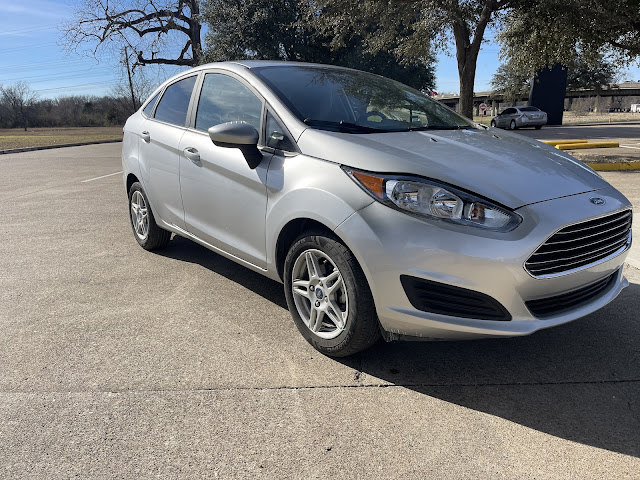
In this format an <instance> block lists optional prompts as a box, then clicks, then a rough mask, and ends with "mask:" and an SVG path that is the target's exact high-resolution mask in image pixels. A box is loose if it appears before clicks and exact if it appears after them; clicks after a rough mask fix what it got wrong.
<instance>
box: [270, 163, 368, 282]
mask: <svg viewBox="0 0 640 480" xmlns="http://www.w3.org/2000/svg"><path fill="white" fill-rule="evenodd" d="M309 172H313V173H312V174H310V173H309ZM267 189H268V196H269V198H268V201H267V212H266V251H267V259H266V260H267V268H268V270H269V272H270V273H271V274H273V275H275V277H274V278H276V277H277V275H278V274H277V268H276V258H277V257H276V248H277V243H278V237H279V235H280V232H281V231H282V229H283V228H284V227H285V225H287V224H288V223H289V222H291V221H292V220H296V219H310V220H314V221H316V222H319V223H321V224H323V225H324V226H326V227H327V228H329V229H330V230H332V231H333V230H335V229H336V228H337V227H338V225H340V224H341V223H342V222H344V221H345V220H346V219H347V218H349V216H350V215H352V214H353V213H354V212H356V211H358V210H360V209H362V208H364V207H366V206H367V205H370V204H371V203H372V202H373V201H374V200H373V199H372V198H371V197H370V196H369V195H367V194H366V193H365V192H364V191H363V190H362V189H361V188H360V187H358V186H357V185H356V184H355V183H354V182H353V180H351V179H350V178H349V177H348V176H347V175H346V174H345V173H344V171H343V170H342V169H341V168H340V165H338V164H336V163H332V162H327V161H324V160H320V159H317V158H313V157H307V156H305V155H297V156H295V157H274V158H273V160H272V161H271V165H270V166H269V172H268V174H267Z"/></svg>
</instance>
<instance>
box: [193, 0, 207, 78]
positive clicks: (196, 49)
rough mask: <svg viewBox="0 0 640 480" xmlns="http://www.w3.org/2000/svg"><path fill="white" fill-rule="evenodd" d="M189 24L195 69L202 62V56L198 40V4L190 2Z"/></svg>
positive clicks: (195, 1) (200, 44) (194, 0)
mask: <svg viewBox="0 0 640 480" xmlns="http://www.w3.org/2000/svg"><path fill="white" fill-rule="evenodd" d="M190 8H191V22H190V23H189V38H190V39H191V52H192V54H193V66H194V67H196V66H198V65H200V63H202V61H203V60H204V58H203V55H202V40H201V39H200V34H201V32H200V30H201V29H202V25H201V24H200V2H199V0H191V2H190Z"/></svg>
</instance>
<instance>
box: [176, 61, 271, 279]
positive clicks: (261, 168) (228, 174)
mask: <svg viewBox="0 0 640 480" xmlns="http://www.w3.org/2000/svg"><path fill="white" fill-rule="evenodd" d="M196 105H197V106H196V107H195V109H194V113H193V114H192V125H191V128H190V129H188V131H187V132H186V133H185V134H184V136H183V137H182V141H181V142H180V186H181V189H180V190H181V192H182V202H183V205H184V221H185V225H186V229H187V231H188V232H189V233H191V234H193V235H195V236H196V237H198V238H199V239H201V240H204V241H205V242H207V243H209V244H210V245H212V246H214V247H216V248H219V249H221V250H223V251H225V252H227V253H230V254H231V255H233V256H235V257H237V258H240V259H242V260H244V261H246V262H248V263H251V264H253V265H256V266H258V267H260V268H265V267H266V246H265V212H266V206H267V189H266V177H267V168H268V165H269V160H270V159H271V156H272V153H270V152H269V153H267V152H264V153H263V160H262V162H261V163H260V164H259V165H258V167H257V168H255V169H251V168H249V166H248V164H247V162H246V160H245V158H244V156H243V154H242V152H241V151H240V150H239V149H238V148H226V147H219V146H216V145H214V144H213V142H212V141H211V139H210V138H209V135H208V133H207V130H208V129H209V128H210V127H212V126H214V125H218V124H221V123H226V122H232V121H241V122H245V123H248V124H250V125H252V126H253V127H254V128H255V129H256V130H257V131H258V132H261V131H262V128H261V127H262V117H263V99H262V98H261V97H260V96H259V95H258V94H257V92H256V91H255V90H253V89H252V88H251V87H249V86H248V85H247V84H245V83H244V82H243V81H242V80H241V79H239V78H237V77H235V76H232V75H231V74H227V73H222V72H209V73H206V74H205V75H204V78H203V79H202V86H201V89H200V94H199V98H198V100H197V104H196Z"/></svg>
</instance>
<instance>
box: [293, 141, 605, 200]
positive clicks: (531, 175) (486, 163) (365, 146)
mask: <svg viewBox="0 0 640 480" xmlns="http://www.w3.org/2000/svg"><path fill="white" fill-rule="evenodd" d="M298 146H299V147H300V150H301V151H302V153H303V154H305V155H310V156H313V157H317V158H322V159H325V160H329V161H333V162H337V163H340V164H343V165H347V166H350V167H353V168H358V169H362V170H369V171H373V172H384V173H400V174H411V175H419V176H423V177H427V178H430V179H433V180H439V181H441V182H445V183H448V184H450V185H452V186H456V187H459V188H462V189H464V190H467V191H469V192H473V193H476V194H478V195H480V196H483V197H486V198H489V199H491V200H493V201H495V202H498V203H501V204H502V205H505V206H507V207H510V208H512V209H515V208H519V207H522V206H524V205H528V204H531V203H537V202H542V201H545V200H551V199H553V198H558V197H566V196H569V195H576V194H578V193H583V192H588V191H593V190H598V189H601V188H605V187H607V186H608V184H607V183H606V182H605V180H603V179H602V178H601V177H600V176H599V175H598V174H597V173H595V172H594V171H593V170H592V169H591V168H589V167H587V166H586V165H584V164H583V163H581V162H579V161H578V160H576V159H574V158H573V157H571V156H569V155H568V154H566V153H564V152H562V151H560V150H557V149H555V148H553V147H550V146H549V145H546V144H544V143H542V142H539V141H537V140H533V139H529V138H527V137H524V136H521V135H519V134H514V133H510V132H503V131H499V130H496V129H487V130H484V129H482V130H480V129H478V130H476V129H470V130H446V131H422V132H394V133H375V134H363V135H359V134H347V133H336V132H328V131H323V130H317V129H311V128H308V129H306V130H305V131H304V132H302V134H301V135H300V137H299V139H298Z"/></svg>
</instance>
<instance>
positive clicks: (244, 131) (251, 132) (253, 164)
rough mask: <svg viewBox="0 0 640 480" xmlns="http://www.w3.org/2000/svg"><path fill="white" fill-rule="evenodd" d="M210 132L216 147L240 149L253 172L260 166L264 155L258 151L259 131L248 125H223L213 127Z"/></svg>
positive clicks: (240, 123)
mask: <svg viewBox="0 0 640 480" xmlns="http://www.w3.org/2000/svg"><path fill="white" fill-rule="evenodd" d="M208 132H209V137H210V138H211V141H212V142H213V143H214V145H217V146H218V147H226V148H239V149H240V151H241V152H242V154H243V155H244V158H245V160H246V161H247V164H248V165H249V168H251V169H252V170H253V169H254V168H257V167H258V165H260V162H261V161H262V153H260V150H258V138H259V135H258V131H257V130H256V129H255V128H253V127H252V126H251V125H249V124H248V123H244V122H227V123H221V124H220V125H215V126H213V127H211V128H210V129H209V130H208Z"/></svg>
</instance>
